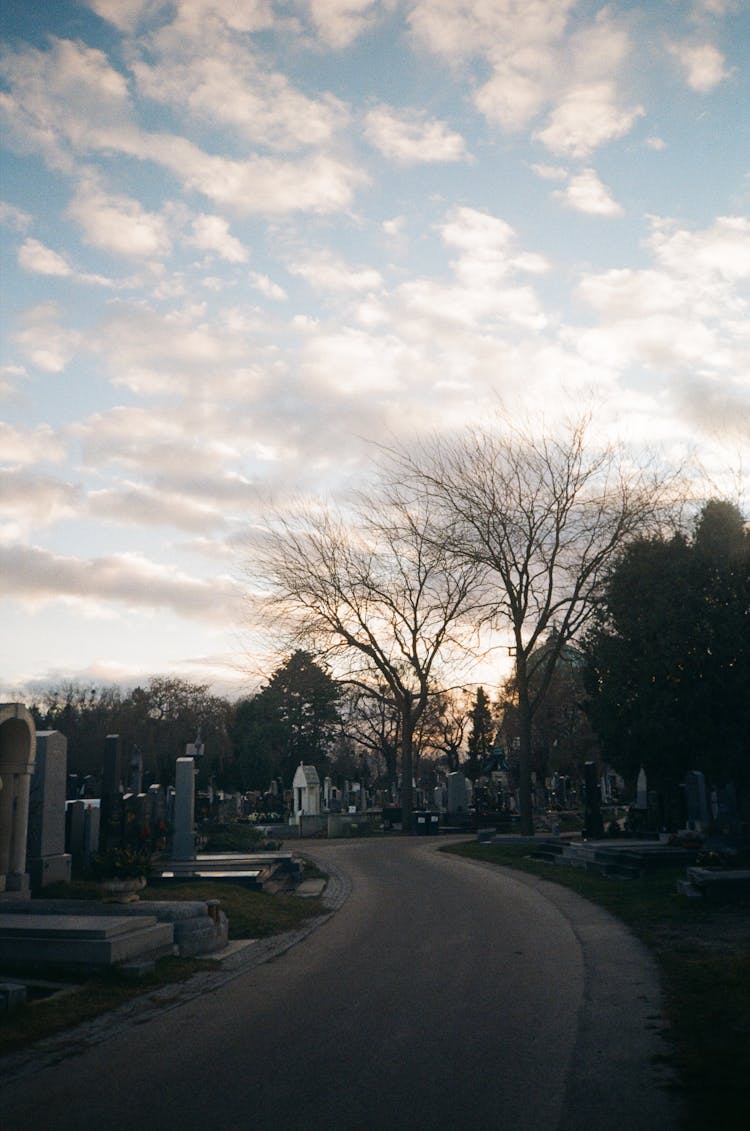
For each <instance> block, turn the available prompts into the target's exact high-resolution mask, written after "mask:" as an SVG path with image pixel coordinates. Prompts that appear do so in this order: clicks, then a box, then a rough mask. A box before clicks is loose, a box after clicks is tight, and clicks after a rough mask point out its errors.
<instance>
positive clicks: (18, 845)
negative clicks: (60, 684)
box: [0, 703, 36, 896]
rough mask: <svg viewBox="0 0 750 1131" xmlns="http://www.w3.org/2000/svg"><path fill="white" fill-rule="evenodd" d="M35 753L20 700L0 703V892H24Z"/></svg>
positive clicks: (28, 717) (31, 727)
mask: <svg viewBox="0 0 750 1131" xmlns="http://www.w3.org/2000/svg"><path fill="white" fill-rule="evenodd" d="M35 756H36V728H35V726H34V720H33V718H32V717H31V715H30V714H29V712H28V711H27V710H26V708H25V707H24V706H23V704H22V703H2V704H0V780H2V789H1V790H0V892H3V891H6V892H14V893H16V894H17V895H21V896H28V894H29V877H28V874H27V872H26V836H27V832H28V825H29V790H30V787H31V775H32V773H33V771H34V759H35Z"/></svg>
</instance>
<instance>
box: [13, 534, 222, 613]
mask: <svg viewBox="0 0 750 1131" xmlns="http://www.w3.org/2000/svg"><path fill="white" fill-rule="evenodd" d="M0 571H1V572H2V576H3V588H4V591H5V595H6V596H8V597H15V598H17V599H18V600H21V601H24V602H26V603H29V604H32V605H37V604H40V603H41V604H47V603H50V602H58V601H63V602H66V601H74V602H76V603H81V604H84V605H93V606H96V605H97V604H99V603H104V604H106V603H108V602H111V601H115V602H117V603H118V604H123V605H125V606H127V607H129V608H133V609H138V608H145V609H154V610H158V609H167V610H170V611H172V612H174V613H176V614H177V615H178V616H181V617H187V618H188V619H189V620H197V621H204V622H208V623H210V624H215V625H231V624H233V623H236V617H237V615H238V611H239V605H240V593H239V590H238V587H237V586H236V585H235V584H234V583H233V582H232V581H230V580H229V579H228V578H222V577H214V578H212V579H211V580H209V581H203V580H201V579H198V578H195V577H189V576H188V575H187V574H185V573H182V572H180V571H179V570H177V569H175V568H173V567H170V566H163V565H159V564H157V563H155V562H152V561H149V560H148V559H147V558H144V557H143V556H141V555H140V554H111V555H108V556H106V557H99V558H90V559H80V558H74V557H70V556H66V555H63V554H55V553H52V552H50V551H49V550H45V549H42V548H41V547H38V546H23V545H18V544H15V545H0Z"/></svg>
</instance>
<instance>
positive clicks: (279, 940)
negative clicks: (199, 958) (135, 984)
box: [0, 861, 352, 1082]
mask: <svg viewBox="0 0 750 1131" xmlns="http://www.w3.org/2000/svg"><path fill="white" fill-rule="evenodd" d="M325 873H326V887H325V891H324V893H323V905H324V907H325V909H326V910H325V914H323V915H318V916H317V917H316V918H314V919H310V920H309V921H308V922H307V923H305V924H304V925H303V926H302V927H299V928H298V929H297V930H295V931H286V932H285V933H284V934H280V935H271V937H270V938H267V939H249V940H247V945H246V946H243V947H238V948H231V950H230V953H229V954H228V955H227V956H226V957H225V958H223V959H222V957H221V955H220V954H219V955H217V956H216V959H217V960H218V961H219V962H220V963H221V967H220V969H218V970H204V971H201V972H199V973H197V974H194V975H193V976H192V977H191V978H190V979H189V980H188V981H187V982H175V983H172V984H170V985H167V986H161V987H160V988H159V989H158V990H152V991H146V992H145V993H143V994H142V995H140V996H138V997H135V998H131V1000H130V1001H128V1002H126V1003H125V1004H124V1005H121V1006H118V1008H117V1009H114V1010H112V1011H110V1012H107V1013H102V1014H101V1015H100V1016H99V1017H95V1018H92V1019H91V1020H90V1021H84V1022H82V1023H81V1024H80V1025H76V1026H75V1027H74V1028H72V1029H65V1030H63V1031H62V1032H60V1033H56V1034H54V1035H53V1036H51V1037H45V1038H43V1039H42V1040H41V1041H37V1042H36V1043H35V1044H33V1045H30V1046H29V1047H28V1048H25V1049H20V1050H19V1051H18V1052H15V1053H9V1054H8V1055H7V1056H4V1057H2V1058H0V1068H1V1069H2V1077H3V1080H4V1081H5V1082H10V1081H11V1080H17V1079H20V1078H23V1077H24V1076H28V1075H31V1074H32V1073H34V1072H37V1071H39V1070H40V1069H42V1068H47V1067H49V1066H51V1065H54V1064H59V1063H60V1062H61V1061H64V1060H67V1059H68V1058H69V1057H71V1056H76V1055H78V1054H79V1053H81V1052H84V1051H85V1050H86V1049H87V1048H89V1047H91V1046H92V1045H99V1044H101V1043H102V1042H104V1041H107V1040H110V1039H112V1038H113V1037H115V1036H117V1035H118V1034H120V1033H122V1032H123V1031H124V1030H126V1029H128V1028H130V1027H132V1026H135V1025H145V1024H147V1023H148V1022H149V1021H150V1020H151V1018H152V1017H155V1016H161V1015H162V1014H164V1013H165V1012H168V1011H169V1010H172V1009H178V1008H180V1007H181V1006H183V1005H185V1004H186V1003H187V1002H190V1001H192V1000H193V999H194V998H196V997H201V996H202V995H203V994H207V993H214V992H215V991H216V990H218V989H220V988H221V987H222V986H225V985H226V984H227V983H228V982H232V981H234V979H236V978H240V977H242V975H243V974H247V973H249V972H250V971H251V970H254V969H255V968H256V967H257V966H261V965H263V964H264V963H266V962H273V961H274V959H276V958H279V957H280V956H281V955H282V954H286V952H287V951H288V950H291V949H292V948H293V947H295V946H297V944H298V943H300V942H302V941H303V940H304V939H306V938H307V937H308V935H311V934H312V933H313V931H317V930H318V928H319V927H322V926H323V924H324V923H326V922H328V920H329V919H330V918H331V916H332V915H333V914H334V913H335V912H336V911H338V909H339V908H340V907H341V906H342V905H343V904H344V903H345V902H346V900H347V899H348V898H349V895H350V894H351V890H352V887H351V881H350V880H349V877H348V876H346V875H345V874H344V873H343V872H341V871H339V869H338V868H336V866H335V865H333V864H329V863H328V862H327V861H326V863H325ZM212 957H213V956H212Z"/></svg>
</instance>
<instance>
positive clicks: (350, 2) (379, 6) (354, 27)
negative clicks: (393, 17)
mask: <svg viewBox="0 0 750 1131" xmlns="http://www.w3.org/2000/svg"><path fill="white" fill-rule="evenodd" d="M305 2H306V4H307V7H308V9H309V12H310V19H311V20H312V22H313V24H314V26H315V29H316V31H317V33H318V35H319V36H320V38H321V39H322V40H323V41H324V42H325V43H327V44H329V45H330V46H331V47H336V48H343V47H348V46H349V44H350V43H352V41H353V40H355V39H356V38H357V37H358V36H359V35H362V33H363V32H365V31H367V30H369V28H371V27H373V26H374V25H375V24H376V23H377V21H378V20H379V19H381V17H382V13H383V11H384V10H386V11H387V10H388V9H389V8H392V7H393V3H392V2H388V0H386V2H385V3H383V0H305Z"/></svg>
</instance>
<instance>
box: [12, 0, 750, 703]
mask: <svg viewBox="0 0 750 1131" xmlns="http://www.w3.org/2000/svg"><path fill="white" fill-rule="evenodd" d="M2 21H3V24H2V47H1V50H0V115H1V116H2V124H1V127H0V128H1V132H2V145H3V151H2V183H1V184H0V236H1V237H2V307H1V312H0V313H1V319H0V343H1V344H0V360H1V362H2V368H1V369H0V616H1V617H2V625H3V631H2V634H1V636H0V699H13V698H14V697H17V696H18V695H19V694H21V693H26V692H28V691H30V690H32V691H33V690H34V689H38V688H40V687H42V686H44V685H45V684H49V683H52V684H59V683H61V682H63V681H74V682H77V683H81V684H84V685H90V686H102V685H103V684H110V683H117V684H119V685H120V686H126V687H127V686H133V685H134V684H136V683H138V682H141V683H142V682H143V681H144V680H146V679H148V678H149V676H151V675H175V676H179V677H181V678H185V679H190V680H194V681H199V682H205V683H209V684H210V685H211V687H212V690H213V691H214V692H215V693H217V694H229V695H233V694H236V693H240V692H243V691H247V689H248V687H249V686H250V684H251V683H252V680H253V679H254V678H257V667H256V668H255V669H254V668H253V641H252V639H251V638H249V637H248V633H247V629H246V627H245V625H244V614H243V609H244V600H243V595H244V593H245V592H246V590H247V587H248V584H249V583H248V580H247V578H246V577H245V576H244V574H243V559H244V551H243V546H245V545H246V544H247V537H248V531H249V530H251V529H253V528H254V527H255V526H257V524H258V523H262V521H263V515H264V512H266V511H267V508H268V507H269V506H271V505H273V506H276V507H278V506H282V507H283V506H284V504H285V501H287V500H290V499H293V498H298V497H300V496H303V497H304V496H308V495H312V496H321V495H322V496H324V497H327V498H331V499H335V498H336V497H337V496H338V495H340V494H341V493H342V492H344V491H346V490H347V489H349V488H350V487H351V486H354V485H356V483H357V482H358V481H359V480H360V479H361V478H362V477H363V476H364V475H366V474H367V472H368V470H369V468H370V467H371V464H372V459H373V452H374V450H376V449H375V447H374V445H377V444H378V443H382V442H386V443H402V444H407V445H408V444H409V443H410V442H414V441H415V440H416V439H418V438H419V437H420V436H422V435H425V434H435V433H437V434H441V433H443V432H449V431H450V430H452V429H455V428H460V427H463V426H465V425H467V424H472V423H476V422H484V421H486V420H488V419H490V418H491V416H492V414H494V413H497V411H498V406H502V411H504V412H505V413H507V414H509V416H512V417H513V418H519V417H521V416H523V417H524V418H525V419H536V420H540V421H541V420H543V421H544V426H545V427H548V426H554V422H555V421H556V420H557V419H560V418H562V417H563V416H570V414H571V407H572V408H573V409H578V408H581V407H582V406H590V405H592V404H593V405H595V415H594V421H595V429H596V435H597V437H599V438H601V439H602V440H604V439H606V438H611V437H620V438H622V439H624V440H625V441H626V442H628V443H631V444H634V445H641V444H646V445H648V446H654V447H655V448H657V449H658V450H659V452H660V453H661V458H663V459H665V460H666V461H667V462H668V463H670V464H671V463H674V465H675V466H676V465H678V464H680V463H682V462H683V461H685V460H687V461H688V464H689V466H690V467H692V468H699V469H700V476H701V482H702V483H703V484H709V485H710V491H709V493H713V494H719V495H721V496H723V497H728V498H730V499H731V500H732V501H734V502H739V503H740V504H741V505H742V506H743V507H744V509H745V512H746V513H748V510H749V509H750V481H748V478H747V475H748V470H749V469H750V286H749V281H750V0H643V2H641V3H637V2H615V3H610V4H601V3H594V2H589V0H284V2H282V0H243V2H242V3H238V2H237V0H169V2H165V0H77V2H75V0H55V3H50V4H47V3H34V2H32V0H4V3H3V10H2ZM743 469H744V476H745V477H744V478H743ZM704 489H705V490H708V488H705V487H701V488H700V490H704ZM253 670H255V672H256V676H255V677H253V676H252V675H251V673H252V671H253ZM249 681H250V682H249Z"/></svg>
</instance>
